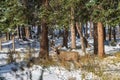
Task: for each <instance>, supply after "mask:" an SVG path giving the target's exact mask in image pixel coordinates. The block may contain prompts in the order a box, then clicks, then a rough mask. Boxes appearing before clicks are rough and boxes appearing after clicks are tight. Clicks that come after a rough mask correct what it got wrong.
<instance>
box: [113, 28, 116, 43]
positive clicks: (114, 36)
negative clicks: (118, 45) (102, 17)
mask: <svg viewBox="0 0 120 80" xmlns="http://www.w3.org/2000/svg"><path fill="white" fill-rule="evenodd" d="M113 38H114V41H115V42H116V41H117V40H116V31H115V27H113Z"/></svg>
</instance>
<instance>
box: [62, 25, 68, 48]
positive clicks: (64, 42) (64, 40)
mask: <svg viewBox="0 0 120 80" xmlns="http://www.w3.org/2000/svg"><path fill="white" fill-rule="evenodd" d="M67 43H68V29H67V28H66V27H65V28H64V33H63V46H65V47H66V48H68V45H67Z"/></svg>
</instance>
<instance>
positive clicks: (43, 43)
mask: <svg viewBox="0 0 120 80" xmlns="http://www.w3.org/2000/svg"><path fill="white" fill-rule="evenodd" d="M48 48H49V46H48V27H47V23H46V21H45V20H43V21H42V33H41V39H40V54H39V57H40V58H44V59H47V58H48Z"/></svg>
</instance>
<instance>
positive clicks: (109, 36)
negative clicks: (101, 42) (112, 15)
mask: <svg viewBox="0 0 120 80" xmlns="http://www.w3.org/2000/svg"><path fill="white" fill-rule="evenodd" d="M109 41H111V26H109Z"/></svg>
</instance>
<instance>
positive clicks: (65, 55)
mask: <svg viewBox="0 0 120 80" xmlns="http://www.w3.org/2000/svg"><path fill="white" fill-rule="evenodd" d="M52 49H53V50H54V52H55V53H56V54H57V57H58V60H60V61H62V62H64V61H73V63H74V64H76V66H78V67H82V66H81V64H80V63H79V53H78V52H75V51H63V50H60V48H59V47H56V48H52Z"/></svg>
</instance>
